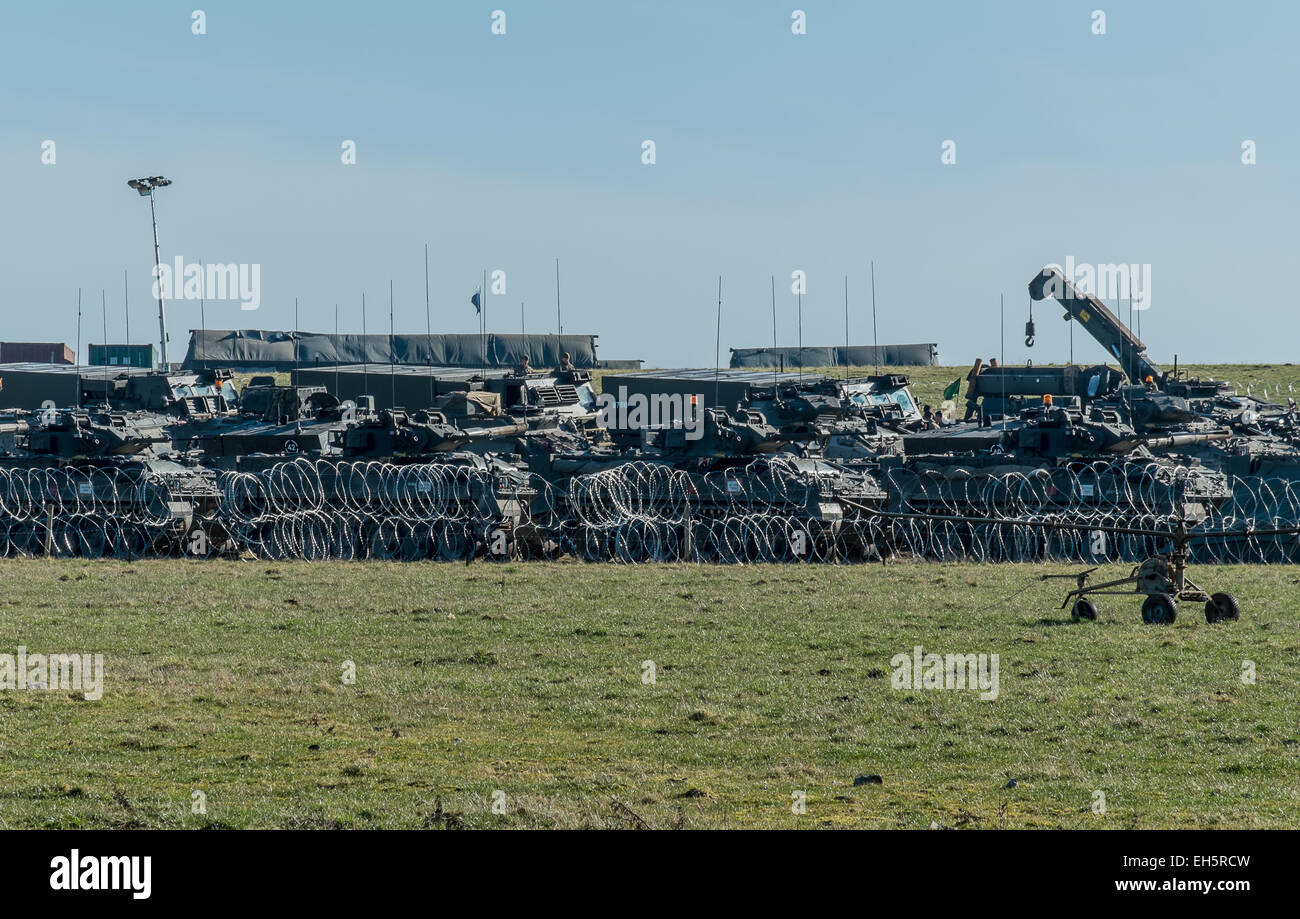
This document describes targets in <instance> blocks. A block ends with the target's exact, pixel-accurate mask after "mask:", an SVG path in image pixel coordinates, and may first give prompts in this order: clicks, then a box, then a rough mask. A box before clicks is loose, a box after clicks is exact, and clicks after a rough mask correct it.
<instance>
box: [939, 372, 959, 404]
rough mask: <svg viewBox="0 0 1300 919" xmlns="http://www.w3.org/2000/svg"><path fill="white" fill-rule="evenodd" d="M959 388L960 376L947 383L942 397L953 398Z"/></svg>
mask: <svg viewBox="0 0 1300 919" xmlns="http://www.w3.org/2000/svg"><path fill="white" fill-rule="evenodd" d="M959 389H961V377H958V378H957V379H955V380H953V381H952V382H951V383H949V384H948V388H947V389H945V390H944V391H943V397H944V398H945V399H955V398H956V397H957V391H958V390H959Z"/></svg>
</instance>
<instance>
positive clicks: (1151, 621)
mask: <svg viewBox="0 0 1300 919" xmlns="http://www.w3.org/2000/svg"><path fill="white" fill-rule="evenodd" d="M1177 618H1178V603H1177V602H1176V601H1175V600H1174V598H1173V597H1171V596H1170V595H1169V594H1151V595H1150V596H1149V597H1147V598H1146V599H1145V600H1144V601H1142V621H1143V622H1145V623H1147V624H1148V625H1173V623H1174V620H1175V619H1177Z"/></svg>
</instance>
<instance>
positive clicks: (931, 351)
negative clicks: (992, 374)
mask: <svg viewBox="0 0 1300 919" xmlns="http://www.w3.org/2000/svg"><path fill="white" fill-rule="evenodd" d="M938 363H939V346H938V345H937V344H935V343H934V342H925V343H922V344H916V345H851V346H845V345H839V346H837V347H832V348H818V347H811V346H810V347H806V348H732V349H731V366H732V367H737V368H743V367H800V366H803V367H870V366H872V365H873V364H881V365H883V366H886V367H931V366H934V365H935V364H938Z"/></svg>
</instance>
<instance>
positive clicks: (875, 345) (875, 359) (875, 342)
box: [871, 259, 880, 376]
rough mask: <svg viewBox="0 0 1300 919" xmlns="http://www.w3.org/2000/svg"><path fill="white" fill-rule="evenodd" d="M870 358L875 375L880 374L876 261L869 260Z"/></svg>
mask: <svg viewBox="0 0 1300 919" xmlns="http://www.w3.org/2000/svg"><path fill="white" fill-rule="evenodd" d="M871 358H872V361H871V362H872V366H874V367H875V368H876V375H877V376H879V375H880V336H879V335H878V334H876V262H875V260H874V259H872V261H871Z"/></svg>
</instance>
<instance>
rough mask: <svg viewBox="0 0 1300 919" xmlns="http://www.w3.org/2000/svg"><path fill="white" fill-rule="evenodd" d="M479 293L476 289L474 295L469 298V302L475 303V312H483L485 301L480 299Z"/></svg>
mask: <svg viewBox="0 0 1300 919" xmlns="http://www.w3.org/2000/svg"><path fill="white" fill-rule="evenodd" d="M478 295H479V291H477V290H475V291H474V296H472V297H470V298H469V302H470V303H473V304H474V312H476V313H481V312H483V303H482V301H480V300H479V296H478Z"/></svg>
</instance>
